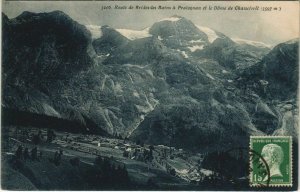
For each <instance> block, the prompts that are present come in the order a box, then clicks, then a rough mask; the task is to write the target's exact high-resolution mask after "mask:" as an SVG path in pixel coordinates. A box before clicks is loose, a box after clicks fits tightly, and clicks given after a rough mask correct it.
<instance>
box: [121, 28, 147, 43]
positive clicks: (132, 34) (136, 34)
mask: <svg viewBox="0 0 300 192" xmlns="http://www.w3.org/2000/svg"><path fill="white" fill-rule="evenodd" d="M116 31H118V32H119V33H121V34H122V35H123V36H124V37H126V38H127V39H130V40H135V39H141V38H146V37H151V36H152V35H151V34H150V33H149V28H146V29H144V30H141V31H138V30H131V29H116Z"/></svg>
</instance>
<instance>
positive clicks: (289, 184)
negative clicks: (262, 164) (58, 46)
mask: <svg viewBox="0 0 300 192" xmlns="http://www.w3.org/2000/svg"><path fill="white" fill-rule="evenodd" d="M253 138H262V139H263V138H288V139H289V148H290V150H289V157H290V183H288V184H269V185H268V187H292V186H293V151H292V150H293V139H292V136H271V135H268V136H252V135H251V136H250V140H249V149H252V150H253V146H252V139H253ZM249 157H250V151H249ZM252 169H253V167H252V163H251V162H250V159H249V173H250V175H249V176H250V178H249V181H250V187H261V185H259V184H253V182H252V176H253V175H252V171H251V170H252Z"/></svg>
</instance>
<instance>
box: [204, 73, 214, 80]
mask: <svg viewBox="0 0 300 192" xmlns="http://www.w3.org/2000/svg"><path fill="white" fill-rule="evenodd" d="M206 76H207V77H209V78H210V79H212V80H215V78H214V77H213V76H211V74H209V73H206Z"/></svg>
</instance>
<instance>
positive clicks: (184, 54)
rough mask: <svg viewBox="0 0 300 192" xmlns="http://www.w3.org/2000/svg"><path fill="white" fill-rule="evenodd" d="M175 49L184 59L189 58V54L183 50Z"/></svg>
mask: <svg viewBox="0 0 300 192" xmlns="http://www.w3.org/2000/svg"><path fill="white" fill-rule="evenodd" d="M177 51H179V52H180V53H181V54H182V55H183V57H184V58H186V59H187V58H189V56H188V55H187V54H186V52H185V51H181V50H179V49H177Z"/></svg>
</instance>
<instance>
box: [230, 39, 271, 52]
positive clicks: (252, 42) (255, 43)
mask: <svg viewBox="0 0 300 192" xmlns="http://www.w3.org/2000/svg"><path fill="white" fill-rule="evenodd" d="M231 39H232V40H233V41H234V42H236V43H238V44H247V45H252V46H255V47H260V48H269V49H270V48H272V46H271V45H268V44H266V43H263V42H258V41H252V40H248V39H240V38H231Z"/></svg>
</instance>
